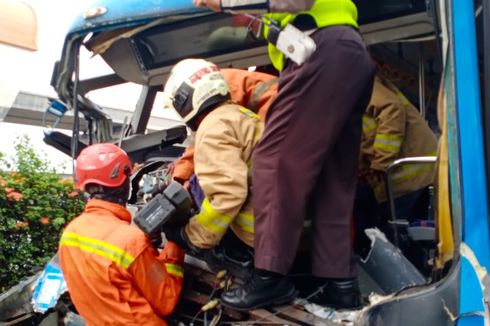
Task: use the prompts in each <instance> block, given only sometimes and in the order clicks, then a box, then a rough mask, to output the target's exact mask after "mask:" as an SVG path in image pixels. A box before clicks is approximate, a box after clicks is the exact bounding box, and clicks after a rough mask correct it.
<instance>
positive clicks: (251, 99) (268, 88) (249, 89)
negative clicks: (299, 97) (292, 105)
mask: <svg viewBox="0 0 490 326" xmlns="http://www.w3.org/2000/svg"><path fill="white" fill-rule="evenodd" d="M220 73H221V75H222V76H223V78H224V79H225V80H226V82H227V83H228V87H229V89H230V96H231V100H232V102H233V103H235V104H238V105H241V106H244V107H246V108H247V109H250V110H252V111H253V112H255V113H257V115H258V116H259V117H260V119H261V120H262V121H265V116H266V114H267V110H268V109H269V106H270V105H271V102H272V100H273V99H274V98H275V97H276V95H277V85H278V83H277V77H276V76H274V75H270V74H266V73H263V72H258V71H247V70H243V69H236V68H224V69H220ZM173 165H174V167H173V172H172V177H173V179H174V180H176V181H178V182H180V183H182V184H185V183H186V182H187V181H189V179H190V178H191V176H192V175H193V174H194V146H189V147H187V148H186V150H185V152H184V154H182V156H181V157H180V158H179V159H178V160H176V161H175V162H174V164H173ZM191 190H192V188H191ZM199 204H200V203H199Z"/></svg>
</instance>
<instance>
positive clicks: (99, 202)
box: [59, 144, 184, 325]
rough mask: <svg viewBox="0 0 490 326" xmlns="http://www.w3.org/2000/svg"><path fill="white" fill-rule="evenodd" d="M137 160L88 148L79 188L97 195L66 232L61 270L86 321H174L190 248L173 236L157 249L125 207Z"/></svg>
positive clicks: (109, 148) (109, 147)
mask: <svg viewBox="0 0 490 326" xmlns="http://www.w3.org/2000/svg"><path fill="white" fill-rule="evenodd" d="M130 173H131V162H130V160H129V158H128V156H127V155H126V153H125V152H124V151H123V150H122V149H120V148H119V147H117V146H115V145H113V144H96V145H92V146H89V147H87V148H85V149H84V150H83V151H82V152H81V153H80V155H79V156H78V158H77V167H76V174H77V186H78V187H79V188H80V189H82V190H84V191H85V192H87V193H88V194H89V195H90V200H89V201H88V203H87V205H86V207H85V210H84V212H83V213H82V214H81V215H80V216H78V217H77V218H75V219H74V220H73V221H72V222H70V224H69V225H68V226H67V227H66V229H65V230H64V232H63V235H62V237H61V241H60V247H59V256H60V264H61V269H62V271H63V275H64V277H65V279H66V282H67V285H68V291H69V292H70V297H71V299H72V301H73V303H74V304H75V307H76V309H77V311H78V312H79V313H80V314H81V315H82V317H83V318H84V319H85V321H86V322H87V325H167V323H166V322H165V320H164V319H163V318H164V317H165V316H168V315H169V314H171V313H172V311H173V310H174V308H175V306H176V304H177V301H178V299H179V296H180V292H181V288H182V280H183V270H182V264H183V258H184V251H183V250H182V249H181V248H179V247H178V246H177V245H176V244H175V243H172V242H167V243H166V245H165V247H164V249H163V250H162V251H161V252H160V254H159V253H158V252H157V250H156V249H154V248H153V246H152V243H151V242H150V239H148V238H147V237H146V236H145V234H144V233H143V231H141V230H140V229H138V228H137V227H136V226H133V225H131V214H130V212H129V211H128V210H127V209H126V207H125V206H126V200H127V198H128V194H129V190H130V186H129V175H130Z"/></svg>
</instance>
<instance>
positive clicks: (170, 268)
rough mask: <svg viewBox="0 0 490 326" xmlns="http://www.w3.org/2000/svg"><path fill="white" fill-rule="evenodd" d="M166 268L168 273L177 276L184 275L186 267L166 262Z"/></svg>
mask: <svg viewBox="0 0 490 326" xmlns="http://www.w3.org/2000/svg"><path fill="white" fill-rule="evenodd" d="M165 269H166V270H167V273H169V274H170V275H173V276H177V277H184V269H183V268H182V266H180V265H176V264H171V263H166V264H165Z"/></svg>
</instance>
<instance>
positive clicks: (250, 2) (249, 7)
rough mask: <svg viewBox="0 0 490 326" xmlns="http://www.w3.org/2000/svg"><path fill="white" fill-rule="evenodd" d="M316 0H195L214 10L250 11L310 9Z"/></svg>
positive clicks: (296, 10)
mask: <svg viewBox="0 0 490 326" xmlns="http://www.w3.org/2000/svg"><path fill="white" fill-rule="evenodd" d="M314 3H315V0H194V4H195V5H196V6H197V7H203V8H209V9H212V10H214V11H233V12H237V11H239V12H243V13H245V12H249V13H266V12H290V13H296V12H300V11H303V10H309V9H310V8H311V7H312V6H313V4H314Z"/></svg>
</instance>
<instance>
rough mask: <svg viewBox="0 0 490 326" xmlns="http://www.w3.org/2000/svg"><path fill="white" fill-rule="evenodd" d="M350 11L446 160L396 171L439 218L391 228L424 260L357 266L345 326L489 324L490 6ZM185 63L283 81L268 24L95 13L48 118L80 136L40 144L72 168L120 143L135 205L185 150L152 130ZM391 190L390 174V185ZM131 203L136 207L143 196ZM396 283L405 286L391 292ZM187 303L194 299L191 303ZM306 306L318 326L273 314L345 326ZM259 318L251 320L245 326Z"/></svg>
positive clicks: (56, 81)
mask: <svg viewBox="0 0 490 326" xmlns="http://www.w3.org/2000/svg"><path fill="white" fill-rule="evenodd" d="M354 2H355V3H356V4H357V6H358V10H359V22H360V31H361V33H362V35H363V37H364V39H365V41H366V43H367V44H368V46H369V49H370V51H371V53H372V54H373V56H376V58H377V59H378V60H381V61H382V62H383V67H384V69H385V72H386V74H388V75H389V76H390V78H391V79H392V80H393V81H394V83H395V84H396V85H397V86H398V88H399V89H400V90H402V92H403V93H404V94H405V95H406V97H407V98H408V99H409V100H410V101H411V102H412V103H414V104H416V105H417V106H418V108H419V111H420V114H421V115H422V116H423V117H424V118H425V119H426V120H427V122H428V124H429V125H430V126H431V127H432V129H433V130H434V132H435V133H437V134H438V136H439V149H438V152H437V156H435V157H418V158H407V159H405V160H404V159H401V160H399V161H398V162H395V165H396V166H399V165H403V164H406V163H407V162H408V163H417V164H434V165H435V166H436V171H437V173H436V174H437V175H436V178H435V180H434V184H433V185H432V186H431V193H432V196H431V200H430V206H431V207H428V211H432V210H433V211H434V213H433V214H428V215H427V216H424V217H423V219H425V221H423V222H424V223H422V224H420V225H410V224H406V223H402V222H403V221H398V220H396V219H395V217H394V216H393V221H392V222H393V224H396V225H397V229H398V230H399V229H404V230H405V231H407V232H406V234H408V238H409V239H408V241H409V242H410V244H411V245H412V246H413V248H415V249H416V250H415V252H416V255H418V259H415V260H413V259H407V257H404V255H405V253H404V252H401V251H399V250H398V249H397V248H395V246H393V245H392V244H390V245H389V247H383V246H382V248H381V249H378V250H392V251H390V252H392V253H393V254H394V255H398V256H401V257H399V260H390V259H384V258H379V257H378V258H377V259H378V260H377V261H376V264H377V265H378V267H377V269H376V268H374V269H373V267H372V265H373V264H371V266H369V265H370V263H369V261H368V259H360V260H359V264H358V265H359V277H360V281H361V290H362V292H363V294H364V296H365V297H366V300H367V303H366V306H365V307H364V308H363V309H362V310H360V311H358V312H356V313H355V314H354V315H351V316H350V317H351V320H350V322H351V323H352V324H354V325H455V324H457V325H488V324H490V319H489V308H490V306H489V299H490V279H489V277H488V274H487V269H488V268H489V267H490V238H489V231H490V229H489V213H488V202H489V193H488V190H487V188H488V185H489V182H488V181H489V180H490V179H489V176H488V172H490V114H489V113H488V112H490V82H487V81H488V78H490V60H489V59H488V55H487V54H489V51H490V23H489V22H490V3H488V2H485V1H481V0H475V1H472V0H370V1H362V0H355V1H354ZM87 54H89V55H90V56H92V57H94V59H89V58H88V55H87ZM188 57H200V58H206V59H208V60H210V61H212V62H214V63H216V64H217V65H219V66H220V67H235V68H243V69H256V70H259V71H265V72H270V73H273V74H274V73H277V72H275V71H274V70H273V68H272V67H271V65H270V61H269V58H268V56H267V47H266V42H265V41H264V39H263V38H262V36H261V35H260V19H259V20H258V19H256V18H253V17H250V16H240V15H230V14H226V13H214V12H210V11H207V10H203V9H198V8H196V7H194V6H193V4H192V1H191V0H154V1H151V2H144V1H135V0H124V1H121V0H119V1H114V0H105V1H97V2H95V3H94V4H92V5H91V6H90V7H88V8H87V9H86V10H85V11H84V12H83V13H82V14H81V15H80V16H78V18H77V19H76V20H75V21H74V22H73V24H72V26H71V28H70V30H69V32H68V33H67V35H66V38H65V41H64V46H63V50H62V54H61V57H60V59H59V61H58V62H57V63H56V65H55V67H54V71H53V78H52V86H53V87H54V89H55V90H56V92H57V94H58V96H59V101H56V102H55V103H54V104H53V106H52V107H51V108H49V110H48V111H50V112H53V111H56V110H57V107H59V104H60V103H61V104H62V105H63V106H64V107H65V108H67V109H68V110H69V111H72V112H73V116H74V117H77V118H76V119H73V134H72V136H71V137H69V136H66V135H64V134H62V133H59V132H56V131H51V132H48V133H46V134H45V142H46V143H48V144H50V145H52V146H54V147H55V148H57V149H59V150H60V151H61V152H63V153H65V154H67V155H70V156H72V157H76V155H77V154H78V153H79V151H80V150H81V149H82V148H83V147H85V146H87V145H88V144H92V143H97V142H113V143H116V144H119V145H120V146H121V147H122V148H123V149H124V150H126V152H128V154H129V155H130V156H131V158H132V160H133V161H134V162H140V163H143V164H145V167H147V166H148V168H147V169H142V172H141V173H140V175H138V177H137V179H136V181H135V182H134V183H133V186H135V187H136V188H137V189H138V190H139V191H140V193H141V191H143V192H144V189H145V188H146V189H150V188H151V186H152V184H151V182H152V181H151V180H154V178H155V175H156V173H155V172H156V171H161V170H162V169H164V168H165V167H166V164H168V162H171V161H172V160H174V159H175V158H177V157H178V156H179V155H180V154H181V153H182V151H183V147H182V145H179V143H182V142H183V141H184V139H185V138H186V137H187V131H186V128H185V127H184V126H183V125H181V126H173V127H171V128H166V127H164V126H162V127H161V128H155V126H152V124H151V119H152V117H153V116H154V115H155V114H157V115H158V114H159V112H158V111H159V110H161V106H162V104H161V102H160V96H161V93H162V84H164V82H165V80H166V78H167V77H168V75H169V72H170V69H171V68H172V66H173V65H174V64H175V63H176V62H178V61H179V60H181V59H184V58H188ZM96 58H98V60H100V59H102V60H103V61H104V62H105V64H107V67H108V68H107V73H106V74H103V75H100V76H90V77H85V76H87V75H86V74H85V73H84V70H87V69H88V68H90V66H91V64H92V63H93V60H95V59H96ZM91 60H92V61H91ZM326 64H328V63H326ZM124 85H125V86H124ZM127 85H131V86H132V87H135V88H136V89H138V95H137V97H136V98H135V99H134V100H132V102H131V101H128V103H131V104H129V105H128V107H127V110H128V116H130V119H129V120H128V119H124V121H123V120H122V119H121V118H120V117H115V116H111V115H110V112H111V111H110V110H108V109H107V106H110V104H109V105H107V104H99V103H97V101H96V98H97V94H102V93H104V92H107V93H110V92H111V90H112V91H113V93H112V94H118V93H119V94H121V90H123V89H125V88H120V87H126V86H127ZM116 96H117V95H116ZM152 110H153V112H152ZM56 112H57V111H56ZM396 166H394V167H393V168H396ZM152 178H153V179H152ZM389 179H390V178H389V175H388V176H387V178H386V180H387V183H389V182H390V181H389ZM388 190H389V187H388ZM134 196H135V198H133V199H134V202H135V205H136V206H137V203H138V198H136V197H137V196H138V195H137V194H134ZM381 238H382V237H380V236H376V235H375V236H374V237H373V244H372V246H373V247H372V248H371V250H372V251H374V250H375V248H374V247H375V244H374V243H375V242H376V241H378V243H382V242H383V241H381V240H380V239H381ZM387 248H388V249H387ZM390 248H394V249H390ZM381 253H382V251H381ZM374 256H375V255H374V253H373V255H372V257H371V258H372V259H374V258H373V257H374ZM381 256H383V255H382V254H381V255H380V257H381ZM384 256H386V255H384ZM412 258H413V257H412ZM397 259H398V258H397ZM371 263H372V262H371ZM395 274H396V275H395ZM399 275H402V276H403V277H405V278H406V280H408V281H406V282H402V283H400V284H398V286H397V285H396V284H395V286H394V287H390V286H387V285H386V282H388V283H390V282H392V280H393V278H396V277H398V276H399ZM384 282H385V283H384ZM183 300H190V299H189V298H186V297H185V295H184V298H183ZM190 301H192V300H190ZM190 301H189V306H190V305H191V304H192V302H190ZM303 306H305V307H303V309H302V310H301V309H300V310H301V311H302V313H305V311H308V314H310V315H312V316H314V317H312V318H313V319H312V318H310V317H306V316H305V315H302V316H303V317H298V314H300V312H296V315H294V316H296V317H294V318H296V319H292V318H293V317H292V315H291V314H289V315H288V314H286V313H282V314H281V313H279V312H277V310H270V311H269V312H270V313H271V314H275V315H276V316H275V317H281V318H285V320H289V321H291V322H296V323H300V324H321V323H322V322H323V323H324V324H328V323H329V322H330V323H331V322H335V321H337V322H340V319H342V318H340V319H337V320H334V319H330V320H328V318H327V319H322V318H325V316H323V315H321V314H318V313H315V311H312V310H309V309H308V307H306V305H303ZM295 309H297V308H295ZM177 315H178V312H177ZM333 315H335V314H333ZM338 316H339V315H337V317H338ZM252 317H253V313H252V312H251V313H250V315H249V316H246V317H243V318H251V319H253V318H252ZM347 317H349V316H347ZM288 318H289V319H288ZM251 319H250V320H251ZM347 319H349V318H347ZM183 320H185V319H183ZM246 320H248V319H246ZM322 320H323V321H322ZM267 322H271V321H270V320H267ZM257 323H258V324H260V322H257Z"/></svg>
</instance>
